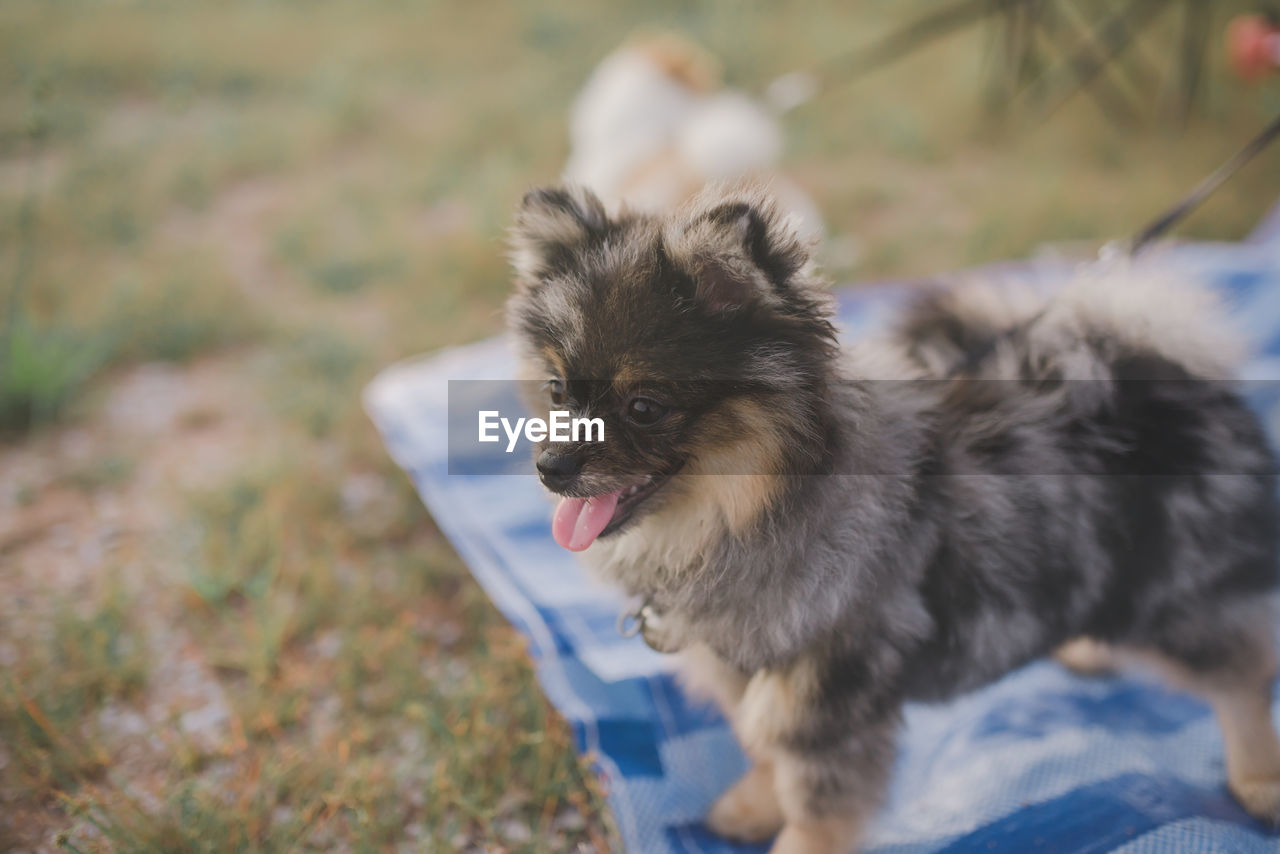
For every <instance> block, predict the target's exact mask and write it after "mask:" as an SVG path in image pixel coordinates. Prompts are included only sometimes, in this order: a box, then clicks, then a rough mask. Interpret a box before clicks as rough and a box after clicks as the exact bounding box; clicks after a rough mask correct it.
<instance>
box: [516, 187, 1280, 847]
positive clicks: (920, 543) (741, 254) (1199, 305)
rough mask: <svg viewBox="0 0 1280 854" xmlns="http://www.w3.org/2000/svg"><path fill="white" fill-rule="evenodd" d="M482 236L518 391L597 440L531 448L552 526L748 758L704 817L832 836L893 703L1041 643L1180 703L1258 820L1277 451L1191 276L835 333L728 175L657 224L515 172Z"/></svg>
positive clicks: (763, 218) (938, 312) (836, 842)
mask: <svg viewBox="0 0 1280 854" xmlns="http://www.w3.org/2000/svg"><path fill="white" fill-rule="evenodd" d="M512 242H513V258H514V264H515V267H516V270H517V273H518V287H517V291H516V293H515V294H514V295H513V296H512V298H511V300H510V303H509V319H510V324H511V328H512V330H513V332H514V335H515V338H516V340H517V341H518V343H519V345H520V349H521V353H522V359H523V364H524V371H525V374H526V376H527V377H528V378H529V379H534V380H537V386H538V387H540V388H541V389H543V391H540V392H538V394H537V396H538V397H540V399H539V400H537V401H534V404H535V405H536V406H537V407H539V408H540V409H542V410H543V411H544V412H545V411H547V410H550V409H564V410H570V411H572V412H573V413H574V414H576V415H581V416H590V417H595V418H600V419H602V420H603V422H604V424H605V431H604V439H603V440H602V441H594V442H581V443H576V444H575V443H556V444H552V443H543V444H542V445H540V446H539V449H538V451H539V453H538V456H537V459H536V466H537V470H538V473H539V475H540V477H541V479H542V482H543V483H544V484H545V486H546V487H547V488H548V489H549V490H551V491H552V492H553V493H556V494H557V495H558V496H559V503H558V506H557V507H556V510H555V514H554V520H553V522H552V528H553V534H554V536H555V539H556V540H557V542H559V543H560V544H561V545H562V546H565V547H566V548H569V549H571V550H574V551H585V555H584V556H585V557H586V558H587V559H588V561H589V563H590V564H591V565H592V566H593V568H594V569H595V570H596V571H597V572H599V573H600V574H601V575H603V576H604V577H605V578H607V579H610V580H612V581H613V582H616V583H617V584H619V585H621V587H623V588H624V589H625V590H626V591H627V592H628V593H630V594H632V595H635V596H638V597H643V599H644V600H645V602H646V603H647V607H646V609H645V611H644V612H643V615H642V619H643V624H644V625H643V631H644V634H645V637H646V639H647V640H648V641H649V643H650V644H651V645H652V646H654V647H655V648H657V649H659V650H662V651H667V652H679V654H680V655H681V657H682V659H683V667H682V670H683V672H684V675H685V676H686V678H687V681H688V682H689V684H690V685H691V686H692V687H694V688H697V689H699V690H701V691H702V692H703V693H705V694H708V695H710V696H711V697H712V698H714V699H715V700H716V701H717V702H718V703H719V704H720V705H721V706H722V707H723V709H724V712H725V714H726V716H727V717H728V719H729V720H730V721H731V723H732V725H733V727H734V731H735V733H736V735H737V736H738V738H739V739H740V741H741V743H742V746H743V748H744V749H745V751H746V752H747V754H748V755H749V756H750V758H751V759H752V761H753V763H754V764H753V767H752V770H751V771H750V772H749V773H747V775H746V776H745V777H744V778H743V779H742V780H740V781H739V782H738V783H737V784H735V785H734V786H733V787H732V788H731V789H730V790H729V791H728V792H727V793H725V794H724V795H722V796H721V797H720V799H719V800H718V801H717V802H716V804H715V805H714V807H713V808H712V810H711V812H710V814H709V816H708V823H709V825H710V827H711V828H712V829H713V830H715V831H717V832H718V833H721V834H723V835H725V836H728V837H733V838H737V839H744V840H758V839H765V838H768V837H770V836H773V835H775V834H776V835H777V837H776V840H775V842H774V845H773V851H775V852H844V851H848V850H851V849H852V848H854V847H855V846H856V845H857V843H858V840H859V834H860V831H861V829H862V828H863V827H864V826H865V824H866V822H867V820H868V818H869V816H871V815H872V814H873V812H874V811H875V810H876V809H877V806H878V804H879V803H880V802H881V799H882V797H883V794H884V792H885V789H886V778H887V776H888V775H889V773H890V768H891V766H892V763H893V759H894V740H895V733H896V730H897V729H898V727H899V725H900V723H901V720H902V714H901V710H902V706H903V704H904V703H905V702H906V701H908V700H924V701H931V700H943V699H946V698H948V697H952V696H955V695H956V694H957V693H960V692H964V691H968V690H971V689H974V688H976V687H978V686H980V685H983V684H984V683H987V682H989V681H991V680H994V679H996V678H998V677H1000V676H1001V675H1003V674H1005V673H1007V672H1009V671H1010V670H1012V669H1013V668H1016V667H1018V666H1020V665H1022V664H1025V663H1027V662H1029V661H1031V660H1032V659H1035V658H1037V657H1039V656H1043V655H1046V654H1048V653H1051V652H1053V651H1054V650H1060V652H1059V656H1060V658H1062V659H1063V660H1064V661H1065V662H1066V663H1067V664H1069V665H1070V666H1072V667H1075V668H1077V669H1080V670H1087V671H1096V670H1100V669H1104V668H1110V667H1111V666H1113V665H1115V664H1117V663H1119V664H1123V663H1126V662H1128V661H1133V662H1139V663H1146V664H1150V665H1154V666H1155V667H1156V668H1158V669H1159V670H1160V671H1161V672H1162V673H1164V674H1165V675H1167V676H1168V677H1169V678H1170V679H1172V680H1174V681H1175V682H1176V684H1178V685H1180V686H1181V687H1183V688H1184V689H1186V690H1188V691H1192V692H1195V693H1197V694H1199V695H1200V696H1202V697H1204V698H1205V699H1206V700H1207V701H1209V702H1210V703H1211V704H1212V706H1213V709H1214V711H1215V712H1216V714H1217V717H1218V719H1219V721H1220V723H1221V727H1222V732H1223V737H1224V744H1225V750H1226V774H1227V779H1228V782H1229V785H1230V788H1231V790H1232V791H1233V792H1234V793H1235V795H1236V797H1237V798H1238V799H1239V800H1240V802H1241V803H1242V804H1243V805H1244V807H1245V808H1246V809H1247V810H1248V811H1249V812H1250V813H1252V814H1253V815H1255V816H1257V817H1259V818H1261V819H1263V820H1266V821H1269V822H1270V821H1274V820H1275V819H1276V818H1277V816H1280V740H1278V739H1277V736H1276V732H1275V729H1274V727H1273V725H1272V720H1271V685H1272V680H1273V677H1274V676H1275V674H1276V656H1275V654H1274V649H1273V648H1274V638H1275V631H1274V630H1275V619H1274V616H1273V600H1272V598H1271V595H1270V594H1272V592H1273V591H1274V589H1275V587H1276V584H1277V544H1278V534H1277V519H1278V515H1277V509H1278V508H1277V498H1276V464H1275V459H1274V457H1273V455H1272V452H1271V450H1270V449H1269V447H1268V443H1267V440H1266V437H1265V435H1264V432H1263V430H1262V428H1261V426H1260V425H1259V422H1258V420H1257V419H1256V418H1255V416H1254V415H1253V414H1252V413H1251V412H1250V410H1249V409H1248V408H1247V407H1246V404H1245V402H1244V401H1243V399H1242V397H1241V394H1240V391H1239V389H1238V388H1237V387H1236V386H1235V385H1234V384H1233V382H1232V377H1233V375H1234V372H1235V369H1236V365H1237V361H1238V359H1239V358H1240V353H1239V348H1238V346H1237V344H1236V342H1237V341H1238V337H1237V336H1236V335H1234V334H1233V333H1232V331H1231V330H1230V329H1229V328H1228V327H1227V326H1226V325H1225V323H1224V322H1223V320H1222V319H1221V318H1220V316H1219V311H1218V308H1217V307H1216V305H1215V302H1214V298H1213V295H1212V294H1211V293H1209V292H1207V291H1203V290H1199V289H1197V288H1194V287H1191V286H1188V285H1186V284H1179V283H1176V282H1165V281H1157V280H1152V279H1150V278H1149V277H1145V278H1144V277H1142V276H1138V275H1137V274H1133V273H1126V272H1124V271H1120V272H1117V273H1115V274H1110V275H1104V274H1098V275H1097V276H1095V277H1092V278H1090V277H1082V278H1080V279H1079V280H1078V281H1075V282H1073V283H1071V284H1069V285H1067V286H1066V287H1065V288H1064V289H1063V290H1061V291H1058V292H1056V293H1054V294H1053V295H1039V294H1034V293H1030V292H1017V291H1010V290H1007V289H1006V290H1000V289H997V288H993V287H983V286H981V285H980V284H975V285H970V286H967V287H959V288H957V289H954V290H950V291H946V292H939V293H935V294H934V295H932V296H930V297H926V298H924V299H922V300H920V301H918V302H917V303H916V304H915V305H914V306H912V307H910V308H908V309H906V310H905V312H904V316H903V318H902V319H901V321H900V323H899V324H898V325H897V326H896V327H894V328H892V329H891V331H890V332H888V333H886V334H885V335H884V336H883V337H880V338H877V339H875V340H865V341H861V342H858V343H856V344H854V345H851V346H849V347H848V348H844V349H842V348H841V347H839V346H837V339H836V333H835V329H834V328H833V326H832V320H831V308H830V305H829V302H828V298H827V296H826V293H825V290H824V288H823V286H822V283H821V282H819V281H818V280H817V278H816V277H815V274H814V272H813V270H812V268H811V265H810V264H809V262H808V250H807V247H806V245H805V244H804V243H803V242H802V241H801V240H800V239H799V238H798V237H797V236H796V234H795V232H794V231H793V229H791V228H790V227H789V226H788V224H787V223H786V222H785V220H783V219H782V218H781V217H780V216H779V214H778V213H777V212H776V210H775V208H774V207H773V206H772V205H771V203H770V202H769V201H768V200H767V199H766V198H764V197H763V196H762V195H761V194H760V193H759V192H758V191H753V190H750V189H748V190H723V189H717V190H712V191H709V192H708V193H706V194H704V195H702V196H701V197H698V198H696V199H695V200H694V201H692V202H691V203H690V204H688V205H687V206H686V207H684V208H683V209H681V210H680V211H679V212H677V213H675V214H672V215H668V216H663V217H657V216H653V215H648V214H637V213H626V212H623V213H622V214H620V215H611V214H609V213H608V212H607V211H606V210H605V208H604V207H603V205H602V204H601V203H600V202H599V201H598V200H597V199H596V198H595V197H594V196H593V195H591V194H590V193H589V192H586V191H583V190H576V189H544V190H535V191H533V192H531V193H529V194H528V196H527V197H526V198H525V200H524V202H523V206H522V207H521V209H520V211H519V213H518V215H517V218H516V222H515V226H514V229H513V235H512Z"/></svg>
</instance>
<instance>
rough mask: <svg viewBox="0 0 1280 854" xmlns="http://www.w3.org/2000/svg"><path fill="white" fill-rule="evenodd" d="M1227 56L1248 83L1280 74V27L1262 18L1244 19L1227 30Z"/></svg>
mask: <svg viewBox="0 0 1280 854" xmlns="http://www.w3.org/2000/svg"><path fill="white" fill-rule="evenodd" d="M1227 56H1228V57H1229V58H1230V60H1231V67H1232V68H1234V69H1235V72H1236V74H1239V75H1240V76H1241V77H1242V78H1244V79H1245V80H1248V81H1254V80H1258V79H1260V78H1261V77H1263V76H1264V75H1265V74H1266V73H1267V72H1268V71H1276V70H1280V27H1277V26H1276V25H1274V24H1271V23H1269V22H1268V21H1267V19H1266V18H1263V17H1262V16H1260V15H1242V16H1241V17H1239V18H1236V19H1235V20H1233V21H1232V22H1231V24H1230V25H1229V26H1228V27H1227Z"/></svg>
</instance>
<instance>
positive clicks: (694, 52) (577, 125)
mask: <svg viewBox="0 0 1280 854" xmlns="http://www.w3.org/2000/svg"><path fill="white" fill-rule="evenodd" d="M783 108H785V107H784V106H783V105H776V106H771V105H767V104H765V103H763V102H761V101H758V100H756V99H754V98H751V97H750V96H748V95H746V94H745V93H743V92H738V91H734V90H732V89H725V88H723V87H722V85H721V80H720V66H719V63H718V62H717V61H716V59H715V58H714V57H712V56H711V55H710V54H708V53H707V52H706V51H705V50H703V49H702V48H700V47H698V46H697V45H694V44H693V43H691V42H689V41H688V40H687V39H684V38H683V37H681V36H678V35H675V34H656V35H646V36H641V37H636V38H633V39H631V40H629V41H628V42H626V43H625V44H623V45H622V46H621V47H619V48H618V49H617V50H615V51H614V52H613V53H611V54H610V55H609V56H607V57H605V59H604V60H603V61H602V62H601V63H600V65H599V66H597V67H596V69H595V71H594V72H593V73H592V75H591V77H590V79H588V80H587V83H586V85H585V86H584V87H583V88H582V91H581V92H580V93H579V94H578V97H577V99H576V100H575V102H574V104H573V111H572V116H571V119H570V125H569V134H570V142H571V145H572V152H571V154H570V157H569V162H568V164H567V165H566V166H565V171H564V180H565V181H566V182H568V183H571V184H577V185H581V186H584V187H587V188H589V189H590V190H592V191H593V192H594V193H595V194H596V195H597V196H598V197H599V198H600V199H601V200H602V201H603V202H604V203H605V205H606V206H607V207H608V208H610V209H611V210H612V211H614V212H616V211H617V209H618V207H619V206H620V205H622V204H624V203H625V204H626V205H627V206H628V207H630V208H632V209H635V210H640V211H644V212H646V213H664V212H667V211H670V210H672V209H674V208H675V207H676V206H678V205H679V204H680V203H681V202H684V201H685V200H686V199H688V198H690V197H691V196H693V195H694V193H696V192H697V191H698V190H699V189H701V188H702V187H703V186H704V185H705V184H707V183H708V182H710V181H722V180H733V179H742V178H752V179H755V180H757V181H761V182H763V183H765V184H767V185H768V187H769V189H770V191H771V193H772V195H773V196H774V197H775V198H776V199H777V202H778V204H779V206H780V208H781V209H782V210H784V211H786V212H788V213H789V214H790V215H791V216H792V218H793V224H794V226H795V227H796V229H797V230H798V231H799V232H800V233H801V234H802V235H803V236H804V237H807V238H811V239H812V240H814V241H818V240H820V239H821V238H822V237H823V236H824V233H825V230H824V226H823V222H822V216H821V214H819V212H818V209H817V206H816V205H815V204H814V203H813V200H812V199H810V198H809V196H808V195H807V194H805V192H804V191H803V190H801V189H800V188H799V187H798V186H796V185H795V184H794V183H792V182H791V181H789V180H787V179H786V178H784V177H782V176H781V175H779V174H777V172H776V171H775V166H776V165H777V163H778V160H779V159H780V158H781V156H782V149H783V135H782V129H781V127H780V126H779V123H778V118H777V116H778V114H779V113H780V112H781V109H783Z"/></svg>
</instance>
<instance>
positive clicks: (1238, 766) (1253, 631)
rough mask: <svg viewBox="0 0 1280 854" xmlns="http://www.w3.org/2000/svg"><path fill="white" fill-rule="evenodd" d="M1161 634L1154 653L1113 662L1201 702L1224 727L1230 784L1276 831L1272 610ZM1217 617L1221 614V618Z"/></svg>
mask: <svg viewBox="0 0 1280 854" xmlns="http://www.w3.org/2000/svg"><path fill="white" fill-rule="evenodd" d="M1223 612H1225V613H1226V614H1227V615H1226V617H1225V618H1222V619H1216V618H1214V617H1211V616H1208V615H1203V614H1202V615H1196V616H1194V617H1189V618H1186V619H1182V620H1179V621H1177V622H1176V623H1172V624H1170V625H1167V626H1164V627H1162V629H1161V631H1160V632H1159V633H1158V635H1157V636H1156V637H1154V638H1153V639H1152V641H1153V646H1146V645H1145V644H1144V645H1143V647H1142V648H1140V649H1138V648H1133V649H1123V650H1118V651H1117V654H1118V655H1123V656H1124V657H1126V658H1127V657H1129V656H1130V655H1132V657H1133V658H1134V659H1135V660H1137V661H1141V662H1145V663H1147V664H1153V665H1155V666H1156V667H1157V668H1158V669H1159V670H1160V671H1161V672H1162V673H1163V674H1164V675H1165V676H1166V677H1167V678H1169V679H1170V680H1171V681H1172V682H1173V683H1174V684H1175V685H1177V686H1179V687H1181V688H1183V689H1185V690H1188V691H1190V692H1192V693H1195V694H1198V695H1199V696H1201V697H1203V698H1204V699H1206V700H1207V701H1208V702H1209V703H1210V705H1211V706H1212V707H1213V711H1214V713H1215V714H1216V716H1217V718H1218V723H1219V725H1220V726H1221V727H1222V741H1223V747H1224V750H1225V754H1226V766H1227V782H1228V785H1229V786H1230V789H1231V791H1232V793H1233V794H1234V795H1235V796H1236V798H1237V799H1238V800H1239V801H1240V804H1241V805H1242V806H1243V807H1244V808H1245V809H1246V810H1247V811H1248V812H1249V813H1250V814H1251V815H1253V816H1254V817H1256V818H1258V819H1261V820H1262V821H1265V822H1267V823H1269V824H1272V825H1276V824H1280V736H1278V735H1277V733H1276V727H1275V723H1274V720H1273V718H1272V701H1271V693H1272V684H1273V682H1274V681H1275V677H1276V673H1277V656H1276V650H1275V629H1274V626H1275V623H1274V616H1273V614H1272V610H1271V607H1270V606H1269V605H1260V604H1258V603H1251V604H1250V605H1247V606H1240V607H1237V608H1233V609H1230V610H1229V611H1228V610H1227V609H1223ZM1220 613H1222V612H1220Z"/></svg>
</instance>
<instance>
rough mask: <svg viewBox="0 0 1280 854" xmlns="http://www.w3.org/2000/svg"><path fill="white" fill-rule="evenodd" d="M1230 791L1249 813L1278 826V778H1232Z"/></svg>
mask: <svg viewBox="0 0 1280 854" xmlns="http://www.w3.org/2000/svg"><path fill="white" fill-rule="evenodd" d="M1231 793H1232V794H1233V795H1235V796H1236V800H1238V801H1239V802H1240V806H1242V807H1244V808H1245V811H1246V812H1247V813H1249V815H1251V816H1253V817H1254V818H1256V819H1258V820H1259V821H1261V822H1264V823H1266V824H1267V825H1268V826H1269V827H1273V828H1274V827H1280V778H1272V779H1267V778H1262V779H1243V780H1232V781H1231Z"/></svg>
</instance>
